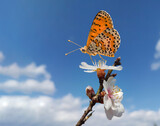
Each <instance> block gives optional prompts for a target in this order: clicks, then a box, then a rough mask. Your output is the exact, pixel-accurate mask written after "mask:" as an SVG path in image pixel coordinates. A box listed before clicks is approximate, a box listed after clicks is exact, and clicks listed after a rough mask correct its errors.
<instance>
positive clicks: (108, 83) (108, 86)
mask: <svg viewBox="0 0 160 126" xmlns="http://www.w3.org/2000/svg"><path fill="white" fill-rule="evenodd" d="M115 83H116V79H114V77H109V78H108V80H107V81H105V80H104V81H103V87H104V90H105V92H106V93H108V90H112V89H113V85H114V84H115Z"/></svg>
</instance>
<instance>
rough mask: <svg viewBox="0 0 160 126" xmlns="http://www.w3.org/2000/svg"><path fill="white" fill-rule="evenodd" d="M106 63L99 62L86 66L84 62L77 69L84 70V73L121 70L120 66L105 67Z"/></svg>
mask: <svg viewBox="0 0 160 126" xmlns="http://www.w3.org/2000/svg"><path fill="white" fill-rule="evenodd" d="M106 63H107V62H106V61H101V60H99V61H98V63H96V62H95V63H93V65H88V64H87V63H86V62H81V65H79V67H80V68H81V69H86V70H84V72H88V73H92V72H95V71H97V70H99V69H102V70H122V66H108V65H106Z"/></svg>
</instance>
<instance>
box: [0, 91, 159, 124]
mask: <svg viewBox="0 0 160 126" xmlns="http://www.w3.org/2000/svg"><path fill="white" fill-rule="evenodd" d="M82 106H83V103H82V100H81V99H80V98H76V97H73V96H72V95H71V94H68V95H66V96H64V97H62V98H58V99H55V98H51V97H48V96H39V97H36V98H33V97H28V96H2V97H0V124H3V125H5V126H10V124H12V125H14V126H21V125H23V126H37V125H38V126H64V125H65V126H73V125H75V124H76V122H77V121H78V119H79V118H80V116H81V114H83V111H84V108H83V107H82ZM94 110H95V112H94V114H93V115H92V117H91V118H90V119H89V120H88V121H87V122H86V123H85V126H91V125H96V126H97V125H100V126H114V125H115V126H116V125H118V126H152V125H153V124H154V123H157V125H160V118H159V117H160V110H159V111H152V110H137V111H133V112H128V111H126V112H125V113H124V115H123V116H122V117H120V118H116V117H114V118H113V120H111V121H109V120H107V118H106V115H105V112H104V107H103V105H102V104H99V105H96V106H95V107H94ZM11 116H12V118H11ZM19 117H21V119H19Z"/></svg>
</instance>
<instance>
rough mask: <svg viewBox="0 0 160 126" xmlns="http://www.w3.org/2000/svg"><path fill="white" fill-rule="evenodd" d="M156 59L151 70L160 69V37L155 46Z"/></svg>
mask: <svg viewBox="0 0 160 126" xmlns="http://www.w3.org/2000/svg"><path fill="white" fill-rule="evenodd" d="M154 58H155V61H154V62H153V63H152V64H151V70H158V69H160V60H159V59H160V39H159V40H158V42H157V44H156V47H155V54H154Z"/></svg>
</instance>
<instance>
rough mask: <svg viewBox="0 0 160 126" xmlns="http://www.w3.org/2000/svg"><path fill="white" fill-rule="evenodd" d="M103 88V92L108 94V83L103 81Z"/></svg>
mask: <svg viewBox="0 0 160 126" xmlns="http://www.w3.org/2000/svg"><path fill="white" fill-rule="evenodd" d="M103 87H104V90H105V92H106V93H107V94H108V83H107V81H105V80H104V81H103Z"/></svg>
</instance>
